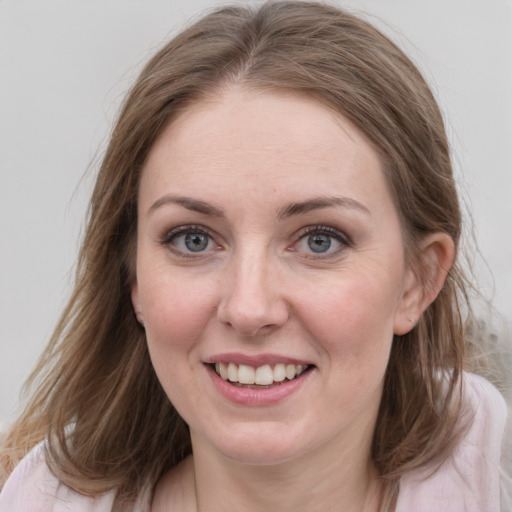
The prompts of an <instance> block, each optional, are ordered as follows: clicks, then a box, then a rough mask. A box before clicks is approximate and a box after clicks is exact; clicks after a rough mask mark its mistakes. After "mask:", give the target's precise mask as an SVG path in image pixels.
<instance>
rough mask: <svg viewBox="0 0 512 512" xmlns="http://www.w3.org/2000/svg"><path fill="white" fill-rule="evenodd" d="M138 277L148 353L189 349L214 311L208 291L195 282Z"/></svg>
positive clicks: (166, 277) (210, 291)
mask: <svg viewBox="0 0 512 512" xmlns="http://www.w3.org/2000/svg"><path fill="white" fill-rule="evenodd" d="M154 276H156V278H149V279H147V280H144V276H141V279H140V284H139V294H140V297H141V304H142V310H143V313H144V318H145V324H146V334H147V339H148V345H149V347H150V351H153V352H155V351H162V352H172V353H175V352H178V351H180V350H190V349H191V348H192V347H193V346H194V344H195V343H197V342H198V341H199V340H200V339H201V336H202V334H203V332H204V331H205V329H206V326H207V324H208V323H209V322H210V321H211V318H212V315H213V313H214V311H215V306H214V301H215V298H214V296H213V293H212V288H211V287H210V286H207V285H206V283H204V284H203V285H201V284H200V283H198V282H197V281H194V282H193V283H188V282H187V280H186V279H172V278H169V277H168V276H165V275H160V276H159V275H158V274H154Z"/></svg>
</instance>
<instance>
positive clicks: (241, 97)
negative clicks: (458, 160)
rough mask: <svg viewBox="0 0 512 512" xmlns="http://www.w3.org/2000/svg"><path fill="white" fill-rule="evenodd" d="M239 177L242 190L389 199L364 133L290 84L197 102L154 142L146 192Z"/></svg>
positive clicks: (213, 185)
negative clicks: (280, 89)
mask: <svg viewBox="0 0 512 512" xmlns="http://www.w3.org/2000/svg"><path fill="white" fill-rule="evenodd" d="M233 180H235V181H236V182H238V184H239V188H242V189H243V192H242V195H243V193H247V188H248V187H250V188H251V190H252V192H254V193H256V192H257V191H260V192H261V191H264V190H267V191H269V190H273V191H274V192H279V189H282V190H281V192H286V193H287V194H288V195H289V194H291V193H295V194H297V195H299V196H300V195H307V194H308V193H309V192H311V193H312V192H313V190H311V189H312V187H314V192H315V193H316V194H320V195H332V193H333V190H334V191H336V192H339V193H343V194H344V195H346V192H350V193H351V194H352V195H353V196H358V197H354V199H356V200H359V201H362V200H365V199H366V198H368V197H371V196H374V197H373V199H374V200H376V201H377V202H378V201H380V202H381V203H382V204H384V203H386V206H389V201H390V198H389V194H388V193H387V186H386V184H385V179H384V174H383V172H382V165H381V161H380V159H379V156H378V154H377V152H376V151H375V150H374V148H373V147H372V145H371V144H370V142H369V141H368V140H367V139H366V137H365V136H364V135H363V134H362V133H361V132H360V131H359V130H358V129H357V128H356V127H355V126H353V125H352V124H351V123H350V122H349V121H348V120H347V119H345V118H344V117H342V116H341V115H340V114H336V113H334V112H333V111H331V110H329V109H328V108H327V107H325V106H323V105H322V104H321V103H320V102H318V101H317V100H315V99H312V98H309V97H306V96H303V95H298V94H294V93H289V92H267V91H265V92H262V91H254V90H244V89H237V88H233V89H229V90H225V91H223V92H222V94H220V95H218V96H216V97H210V98H207V99H204V100H202V101H198V102H196V103H194V104H192V105H191V106H190V107H189V108H188V109H187V110H186V111H184V112H183V113H181V114H180V115H179V116H178V117H177V118H176V119H174V120H173V121H172V123H170V124H169V125H168V126H167V127H166V129H165V130H164V131H163V133H162V134H161V136H160V137H159V139H158V140H157V141H156V143H155V144H154V146H153V148H152V149H151V151H150V154H149V156H148V159H147V161H146V164H145V167H144V172H143V176H142V182H141V196H144V195H145V193H146V192H147V193H149V194H150V195H151V196H154V195H155V194H157V193H158V189H160V190H163V189H172V188H174V187H179V188H180V189H181V188H183V189H187V190H184V192H187V193H190V192H195V193H198V192H200V193H204V194H211V193H213V191H214V190H218V189H219V188H222V186H228V185H229V186H232V185H233V183H232V181H233ZM198 186H199V187H201V189H202V190H200V189H198ZM143 199H144V197H141V200H143ZM297 199H298V200H300V199H302V198H301V197H298V198H297Z"/></svg>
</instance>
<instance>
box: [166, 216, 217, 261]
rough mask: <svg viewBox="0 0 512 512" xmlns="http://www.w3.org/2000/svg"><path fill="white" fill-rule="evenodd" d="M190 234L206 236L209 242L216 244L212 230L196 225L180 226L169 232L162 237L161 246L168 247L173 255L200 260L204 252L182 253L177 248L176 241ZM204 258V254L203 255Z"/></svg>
mask: <svg viewBox="0 0 512 512" xmlns="http://www.w3.org/2000/svg"><path fill="white" fill-rule="evenodd" d="M188 234H200V235H205V236H207V237H208V239H209V242H208V243H213V244H215V240H214V238H213V236H212V233H211V231H210V230H208V229H206V228H205V227H204V226H200V225H196V224H189V225H185V226H178V227H176V228H173V229H171V230H170V231H167V232H166V233H165V235H164V236H163V237H162V239H161V241H160V244H161V245H163V246H165V247H167V248H168V249H169V250H170V251H172V252H173V253H175V254H177V255H179V256H182V257H184V258H198V257H200V256H201V255H202V252H203V251H198V252H197V254H194V252H192V251H190V252H186V251H182V250H180V249H178V248H177V246H176V245H175V243H174V240H175V239H176V238H178V237H179V236H183V235H188ZM202 256H203V257H204V254H203V255H202Z"/></svg>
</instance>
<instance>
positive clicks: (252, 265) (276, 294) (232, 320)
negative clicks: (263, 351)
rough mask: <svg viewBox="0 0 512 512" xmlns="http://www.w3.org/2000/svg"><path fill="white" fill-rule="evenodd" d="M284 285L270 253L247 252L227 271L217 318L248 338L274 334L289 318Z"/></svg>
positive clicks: (236, 259) (248, 250) (238, 257)
mask: <svg viewBox="0 0 512 512" xmlns="http://www.w3.org/2000/svg"><path fill="white" fill-rule="evenodd" d="M283 284H284V283H283V279H282V278H281V276H280V272H279V264H278V263H277V262H275V261H273V258H272V256H270V255H269V254H268V251H265V250H260V251H255V250H250V249H247V250H245V251H244V252H243V254H239V255H237V256H235V257H234V258H233V261H232V262H231V264H230V265H229V266H228V267H227V269H226V273H225V279H224V280H223V284H222V290H223V292H222V298H221V300H220V304H219V307H218V311H217V315H218V319H219V320H220V322H221V323H223V324H224V325H227V326H229V327H230V328H232V329H234V330H235V331H236V332H237V333H238V334H240V335H242V336H246V337H254V336H259V335H260V336H261V335H264V334H268V333H270V332H272V331H274V330H275V329H277V328H279V327H280V326H282V325H283V324H284V323H285V322H286V321H287V319H288V316H289V311H288V305H287V302H286V300H285V299H284V296H283V293H282V291H283V290H282V285H283Z"/></svg>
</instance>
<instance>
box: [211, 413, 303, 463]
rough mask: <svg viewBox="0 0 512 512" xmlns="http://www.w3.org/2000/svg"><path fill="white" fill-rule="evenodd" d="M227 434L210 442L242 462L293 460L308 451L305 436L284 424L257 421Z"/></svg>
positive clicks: (238, 461)
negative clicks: (266, 423) (267, 423)
mask: <svg viewBox="0 0 512 512" xmlns="http://www.w3.org/2000/svg"><path fill="white" fill-rule="evenodd" d="M225 434H227V435H225V436H223V438H222V439H218V440H217V441H214V440H210V441H209V444H210V445H211V446H213V448H214V449H215V450H216V451H217V452H220V453H221V454H222V455H223V456H224V457H226V458H228V459H230V460H233V461H235V462H237V463H239V464H247V465H259V466H266V465H277V464H282V463H285V462H288V461H290V460H294V459H296V458H298V457H300V455H301V453H304V451H307V450H306V449H305V446H307V443H306V442H305V440H304V438H303V436H301V435H298V434H297V433H296V434H294V433H292V432H290V430H289V428H287V426H285V425H282V424H280V425H277V426H276V425H275V424H271V425H262V424H261V423H257V424H254V425H251V427H250V428H247V426H245V427H244V428H241V429H237V431H236V432H231V431H230V432H226V433H225ZM203 441H204V439H203ZM297 447H300V450H298V449H297Z"/></svg>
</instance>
